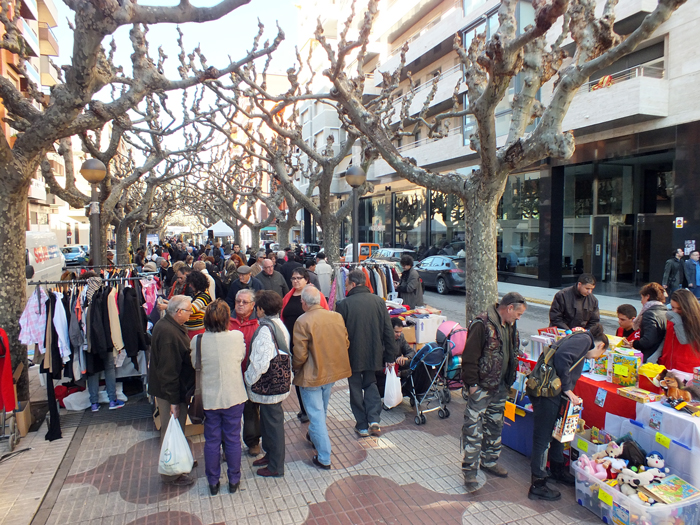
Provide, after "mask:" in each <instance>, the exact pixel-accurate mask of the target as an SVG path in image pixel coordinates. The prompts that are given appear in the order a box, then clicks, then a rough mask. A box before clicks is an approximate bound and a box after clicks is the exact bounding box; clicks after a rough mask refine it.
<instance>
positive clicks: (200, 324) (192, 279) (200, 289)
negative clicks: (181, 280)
mask: <svg viewBox="0 0 700 525" xmlns="http://www.w3.org/2000/svg"><path fill="white" fill-rule="evenodd" d="M185 290H187V291H188V292H189V294H190V297H191V298H192V315H191V316H190V319H189V321H187V322H186V323H185V328H186V329H187V335H188V336H189V338H190V339H192V338H193V337H194V336H195V335H197V334H202V333H204V310H206V308H207V306H208V305H209V303H211V296H210V295H209V279H207V276H206V275H204V274H203V273H202V272H190V273H189V274H188V275H187V278H186V279H185Z"/></svg>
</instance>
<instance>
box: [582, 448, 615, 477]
mask: <svg viewBox="0 0 700 525" xmlns="http://www.w3.org/2000/svg"><path fill="white" fill-rule="evenodd" d="M578 466H579V467H581V469H582V470H583V471H584V472H586V473H588V474H589V475H590V476H593V477H594V478H598V479H600V480H603V479H607V478H608V472H607V470H606V469H605V467H604V466H603V465H601V464H600V463H596V462H595V461H591V459H590V458H589V457H588V456H587V455H586V454H581V456H580V457H579V458H578Z"/></svg>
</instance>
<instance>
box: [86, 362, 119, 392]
mask: <svg viewBox="0 0 700 525" xmlns="http://www.w3.org/2000/svg"><path fill="white" fill-rule="evenodd" d="M102 362H103V363H104V365H105V385H106V389H107V395H108V396H109V400H110V401H116V400H117V377H116V372H115V370H114V356H113V355H112V354H111V352H110V353H109V354H108V355H107V357H106V359H103V360H102ZM87 386H88V393H89V394H90V404H95V403H97V402H98V399H99V395H98V394H99V391H100V373H99V372H97V373H95V374H90V375H89V376H88V378H87Z"/></svg>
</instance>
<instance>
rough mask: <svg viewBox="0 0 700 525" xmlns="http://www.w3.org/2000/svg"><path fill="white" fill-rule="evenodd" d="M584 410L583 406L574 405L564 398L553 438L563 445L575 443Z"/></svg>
mask: <svg viewBox="0 0 700 525" xmlns="http://www.w3.org/2000/svg"><path fill="white" fill-rule="evenodd" d="M582 409H583V405H574V404H573V403H572V402H571V400H570V399H568V398H566V400H565V399H564V398H562V402H561V405H560V406H559V415H558V416H557V421H556V423H555V424H554V432H552V437H553V438H554V439H556V440H557V441H559V442H561V443H568V442H570V441H573V439H574V437H575V436H576V429H577V428H578V419H579V416H580V415H581V410H582Z"/></svg>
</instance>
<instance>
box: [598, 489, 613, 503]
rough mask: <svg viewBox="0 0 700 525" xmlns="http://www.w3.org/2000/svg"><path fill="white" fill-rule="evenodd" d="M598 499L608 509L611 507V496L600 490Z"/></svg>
mask: <svg viewBox="0 0 700 525" xmlns="http://www.w3.org/2000/svg"><path fill="white" fill-rule="evenodd" d="M598 499H599V500H600V501H602V502H603V503H605V504H606V505H607V506H608V507H612V504H613V497H612V494H608V493H607V492H606V491H604V490H603V489H602V488H601V489H600V490H599V491H598Z"/></svg>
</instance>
